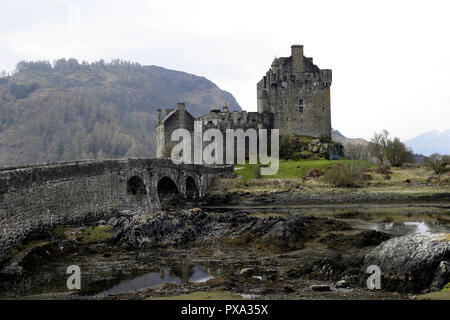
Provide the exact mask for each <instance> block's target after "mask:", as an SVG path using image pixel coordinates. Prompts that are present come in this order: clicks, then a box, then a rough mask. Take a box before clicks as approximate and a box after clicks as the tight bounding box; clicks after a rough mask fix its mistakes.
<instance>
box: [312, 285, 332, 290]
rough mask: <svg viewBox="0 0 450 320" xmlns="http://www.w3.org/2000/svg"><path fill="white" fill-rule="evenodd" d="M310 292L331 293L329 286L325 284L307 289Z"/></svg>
mask: <svg viewBox="0 0 450 320" xmlns="http://www.w3.org/2000/svg"><path fill="white" fill-rule="evenodd" d="M309 288H310V289H311V290H312V291H318V292H325V291H331V288H330V286H328V285H326V284H316V285H312V286H311V287H309Z"/></svg>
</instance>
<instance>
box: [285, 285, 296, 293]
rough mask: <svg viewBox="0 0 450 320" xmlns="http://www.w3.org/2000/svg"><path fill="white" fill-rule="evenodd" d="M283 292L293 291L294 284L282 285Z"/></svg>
mask: <svg viewBox="0 0 450 320" xmlns="http://www.w3.org/2000/svg"><path fill="white" fill-rule="evenodd" d="M283 289H284V292H289V293H290V292H295V288H294V286H291V285H285V286H284V288H283Z"/></svg>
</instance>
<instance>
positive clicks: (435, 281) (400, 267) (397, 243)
mask: <svg viewBox="0 0 450 320" xmlns="http://www.w3.org/2000/svg"><path fill="white" fill-rule="evenodd" d="M449 261H450V234H448V233H440V234H428V235H409V236H403V237H397V238H392V239H390V240H387V241H385V242H383V243H381V244H380V245H379V246H377V247H376V248H375V249H373V250H372V251H370V252H369V253H368V254H367V255H366V257H365V264H364V267H363V270H362V272H363V273H365V270H367V267H368V266H370V265H376V266H378V267H379V268H380V271H381V288H382V289H386V290H389V291H401V292H414V293H415V292H421V291H424V290H430V289H432V290H439V289H441V288H442V286H443V285H445V283H444V282H445V281H446V280H447V279H448V278H449V271H450V268H449V267H448V266H449V265H448V263H449ZM368 276H369V274H366V275H365V277H361V278H364V279H365V278H367V277H368ZM364 281H365V280H364Z"/></svg>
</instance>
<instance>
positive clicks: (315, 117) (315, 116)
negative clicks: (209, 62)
mask: <svg viewBox="0 0 450 320" xmlns="http://www.w3.org/2000/svg"><path fill="white" fill-rule="evenodd" d="M291 50H292V51H291V56H290V57H283V58H275V59H274V61H273V62H272V66H271V68H270V69H269V71H267V73H266V75H265V76H263V78H262V79H261V80H260V81H259V82H258V83H257V85H256V88H257V102H258V111H257V112H246V111H241V112H238V111H231V112H230V111H229V110H228V107H227V105H226V103H225V105H224V106H223V108H222V109H220V108H219V107H212V109H211V112H210V113H209V114H206V115H203V116H201V117H199V118H194V117H193V116H192V115H191V114H190V113H189V112H187V111H186V108H185V105H184V103H179V104H178V107H177V109H166V113H165V116H164V117H163V116H162V113H161V110H160V109H159V110H158V124H157V126H156V156H157V157H158V158H160V157H163V156H164V152H165V150H166V146H167V145H168V144H170V142H171V141H170V138H171V134H172V132H173V131H174V130H175V129H178V128H184V129H187V130H189V131H190V132H193V130H194V121H195V120H201V122H202V130H203V131H205V130H207V129H210V128H215V129H219V130H221V131H222V132H223V133H225V130H226V129H243V130H244V131H245V130H247V129H249V128H254V129H256V130H258V129H268V131H269V132H270V129H279V130H280V135H281V136H283V135H285V136H287V135H292V134H294V135H300V136H310V137H315V138H321V137H324V138H331V110H330V86H331V70H329V69H324V70H321V69H319V67H317V66H316V65H315V64H313V59H312V58H307V57H305V56H304V55H303V46H302V45H293V46H292V47H291Z"/></svg>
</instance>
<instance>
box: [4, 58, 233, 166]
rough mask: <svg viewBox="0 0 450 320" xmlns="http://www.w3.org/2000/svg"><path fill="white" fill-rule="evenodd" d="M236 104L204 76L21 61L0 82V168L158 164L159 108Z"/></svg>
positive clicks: (195, 109)
mask: <svg viewBox="0 0 450 320" xmlns="http://www.w3.org/2000/svg"><path fill="white" fill-rule="evenodd" d="M224 101H227V103H228V105H229V107H230V109H231V110H241V108H240V106H239V105H238V103H237V102H236V100H235V98H234V97H233V96H232V95H231V94H230V93H228V92H226V91H222V90H220V89H219V88H218V87H217V86H216V85H215V84H214V83H212V82H211V81H209V80H207V79H206V78H204V77H198V76H195V75H192V74H188V73H184V72H179V71H173V70H168V69H164V68H161V67H157V66H141V65H139V64H136V63H129V62H124V61H120V60H115V61H113V62H111V63H105V62H104V61H103V60H100V61H98V62H95V63H92V64H88V63H81V64H80V63H78V61H77V60H75V59H69V60H65V59H60V60H57V61H55V63H54V64H50V63H49V62H46V61H41V62H20V63H19V64H18V65H17V68H16V71H15V73H14V74H13V75H12V76H9V77H2V78H0V165H17V164H27V163H35V162H53V161H60V160H73V159H102V158H120V157H152V156H154V154H155V141H154V140H155V138H154V128H155V125H156V119H157V114H156V110H157V109H158V108H161V109H163V110H164V109H165V108H175V107H176V103H177V102H185V103H186V107H187V108H188V110H189V112H191V113H192V114H193V115H194V116H199V115H201V114H204V113H207V112H209V110H210V108H211V106H213V105H222V104H223V103H224Z"/></svg>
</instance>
